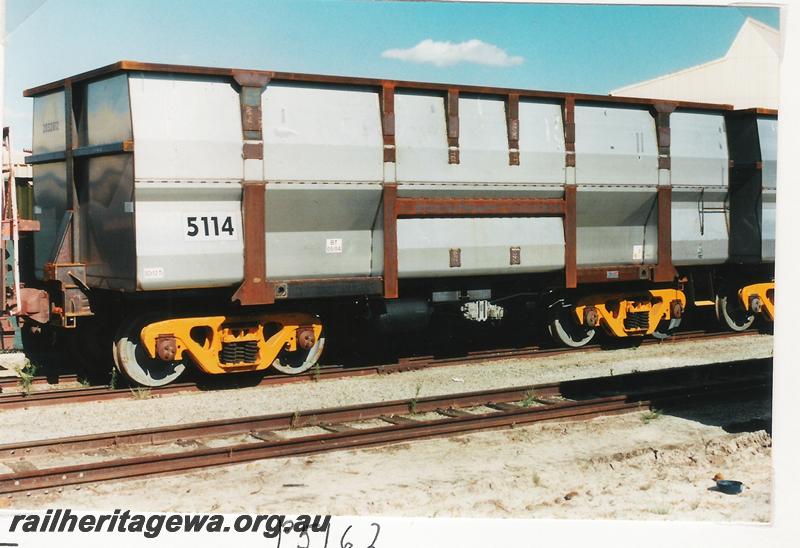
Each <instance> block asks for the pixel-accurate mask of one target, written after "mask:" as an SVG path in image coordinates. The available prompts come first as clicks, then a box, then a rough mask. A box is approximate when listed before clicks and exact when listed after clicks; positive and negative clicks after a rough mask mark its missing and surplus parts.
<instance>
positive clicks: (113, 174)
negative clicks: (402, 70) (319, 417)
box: [19, 61, 777, 386]
mask: <svg viewBox="0 0 800 548" xmlns="http://www.w3.org/2000/svg"><path fill="white" fill-rule="evenodd" d="M25 94H26V95H27V96H29V97H33V102H34V133H33V155H32V156H30V157H29V159H28V163H30V164H32V165H33V180H34V193H35V211H34V213H35V218H36V220H38V221H39V226H40V230H39V231H38V232H36V233H35V234H34V238H33V239H34V245H33V248H34V249H33V253H32V255H31V263H32V264H30V265H29V268H27V269H23V271H25V270H27V271H29V272H30V275H29V276H28V278H29V279H25V280H23V281H24V288H23V289H22V290H21V292H20V299H19V302H20V310H19V313H20V314H21V315H22V316H23V317H26V319H27V322H26V323H27V324H28V327H29V328H30V327H31V326H33V327H39V328H41V327H42V326H45V325H46V326H50V328H56V329H58V328H61V329H65V330H70V332H71V333H72V335H73V338H74V340H76V341H77V346H78V347H80V348H82V349H83V350H84V351H85V352H87V353H88V354H92V353H93V352H100V351H105V350H107V346H112V347H113V357H114V360H115V362H116V365H117V367H118V368H119V369H120V370H121V371H122V372H123V373H125V374H126V375H127V376H129V377H130V378H131V379H133V380H135V381H137V382H139V383H141V384H144V385H151V386H154V385H161V384H165V383H168V382H170V381H172V380H174V379H175V378H176V377H177V376H178V375H180V374H181V372H182V371H183V370H184V369H185V368H186V367H187V366H190V365H193V366H196V367H199V368H200V369H201V370H203V371H205V372H208V373H226V372H234V371H245V370H259V369H265V368H268V367H273V368H276V369H278V370H280V371H282V372H284V373H290V374H291V373H299V372H302V371H305V370H306V369H308V368H309V367H311V366H312V365H313V364H314V363H315V362H316V360H317V358H318V357H319V355H320V353H321V351H322V348H323V345H324V339H325V335H324V333H325V328H326V326H325V325H324V324H323V318H325V317H326V315H325V313H324V312H325V311H326V310H332V309H338V310H351V311H353V313H358V314H361V315H362V316H364V317H367V318H370V319H371V320H372V321H374V322H375V323H376V324H378V325H380V326H382V327H383V328H385V329H392V328H408V327H415V326H416V327H419V328H424V327H425V325H427V322H428V320H429V318H430V316H431V315H432V314H433V313H434V312H438V311H440V310H447V311H449V312H450V313H452V312H454V311H455V312H457V313H458V314H461V315H463V317H464V318H466V319H468V320H473V321H478V322H481V321H486V322H494V321H500V320H501V319H502V318H503V317H504V315H505V313H506V310H509V309H514V308H515V307H520V306H526V307H528V308H530V307H531V306H533V307H535V309H536V310H537V311H538V318H540V320H541V321H542V322H547V325H548V329H549V331H550V333H551V334H552V336H553V337H554V338H555V339H556V340H558V341H560V342H561V343H563V344H565V345H569V346H581V345H584V344H586V343H588V342H589V341H590V340H591V339H592V338H593V336H594V335H595V333H596V332H597V331H598V330H600V329H602V330H604V331H605V332H606V333H608V334H610V335H611V336H614V337H631V336H644V335H656V336H666V335H668V334H669V332H670V331H671V330H672V329H674V328H675V327H676V326H677V324H678V323H679V322H680V319H681V317H682V316H683V315H684V312H685V311H687V310H691V309H692V308H693V307H695V306H701V305H704V304H708V305H713V306H715V307H716V310H717V317H718V318H719V319H720V321H722V322H723V324H725V325H726V326H727V327H729V328H731V329H734V330H742V329H745V328H747V327H749V326H750V324H752V323H753V321H754V319H755V317H756V316H758V315H762V316H765V317H766V319H767V320H771V319H772V317H773V314H774V288H773V276H774V274H773V272H774V268H773V263H774V217H775V193H776V168H775V158H776V129H777V112H775V111H770V110H765V109H750V110H733V109H732V108H731V107H730V106H726V105H712V104H700V103H687V102H679V101H666V100H649V99H632V98H620V97H609V96H594V95H581V94H571V93H552V92H539V91H525V90H510V89H499V88H484V87H469V86H451V85H440V84H426V83H414V82H399V81H388V80H370V79H361V78H343V77H328V76H314V75H301V74H287V73H277V72H268V71H255V70H238V69H221V68H202V67H193V66H172V65H155V64H145V63H138V62H130V61H122V62H118V63H115V64H113V65H109V66H106V67H103V68H100V69H97V70H94V71H91V72H87V73H84V74H80V75H77V76H74V77H71V78H67V79H64V80H60V81H57V82H53V83H50V84H46V85H43V86H40V87H37V88H33V89H30V90H27V91H26V92H25ZM102 332H109V333H111V335H109V338H110V339H113V341H109V342H108V343H103V342H102V341H103V338H102V337H101V336H100V335H99V334H100V333H102ZM106 345H107V346H106Z"/></svg>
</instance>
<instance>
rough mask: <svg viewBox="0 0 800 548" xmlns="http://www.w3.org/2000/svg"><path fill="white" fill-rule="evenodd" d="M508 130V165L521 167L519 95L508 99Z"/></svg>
mask: <svg viewBox="0 0 800 548" xmlns="http://www.w3.org/2000/svg"><path fill="white" fill-rule="evenodd" d="M506 128H507V130H508V165H511V166H518V165H519V94H518V93H511V94H509V96H508V99H506Z"/></svg>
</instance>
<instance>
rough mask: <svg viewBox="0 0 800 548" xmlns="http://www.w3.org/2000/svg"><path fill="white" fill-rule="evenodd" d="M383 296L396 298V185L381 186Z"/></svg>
mask: <svg viewBox="0 0 800 548" xmlns="http://www.w3.org/2000/svg"><path fill="white" fill-rule="evenodd" d="M383 296H384V297H385V298H387V299H396V298H397V296H398V282H397V185H384V187H383Z"/></svg>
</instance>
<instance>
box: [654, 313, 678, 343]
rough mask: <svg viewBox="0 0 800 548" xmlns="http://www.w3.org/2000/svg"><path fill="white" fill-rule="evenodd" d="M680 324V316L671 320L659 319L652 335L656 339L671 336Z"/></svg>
mask: <svg viewBox="0 0 800 548" xmlns="http://www.w3.org/2000/svg"><path fill="white" fill-rule="evenodd" d="M679 325H681V318H673V319H671V320H661V321H660V322H658V325H657V326H656V329H655V331H653V337H655V338H656V339H666V338H668V337H671V336H672V333H673V332H674V331H675V330H676V329H677V328H678V326H679Z"/></svg>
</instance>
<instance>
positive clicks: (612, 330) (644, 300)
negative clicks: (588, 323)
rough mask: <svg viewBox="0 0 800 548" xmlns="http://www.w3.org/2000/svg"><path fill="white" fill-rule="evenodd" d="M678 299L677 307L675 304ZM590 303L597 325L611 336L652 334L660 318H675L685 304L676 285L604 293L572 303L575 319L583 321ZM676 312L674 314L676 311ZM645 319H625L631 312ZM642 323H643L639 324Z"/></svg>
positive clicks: (684, 299)
mask: <svg viewBox="0 0 800 548" xmlns="http://www.w3.org/2000/svg"><path fill="white" fill-rule="evenodd" d="M678 303H680V308H679V310H676V304H678ZM588 307H593V308H594V309H595V310H596V311H597V315H598V316H599V325H602V326H603V328H604V329H605V330H606V332H608V334H609V335H612V336H614V337H631V336H641V335H652V334H653V332H654V331H655V330H656V328H657V327H658V325H659V323H660V322H661V321H663V320H672V319H678V318H679V317H680V311H682V310H683V309H684V308H685V307H686V295H684V293H683V291H681V290H679V289H650V290H645V291H642V292H640V293H637V294H635V295H631V294H606V295H591V296H588V297H584V298H582V299H580V300H579V301H578V302H577V305H576V306H575V314H576V316H577V317H576V321H577V322H578V323H580V324H581V325H585V318H586V311H587V308H588ZM676 312H677V314H676ZM644 314H646V315H647V316H646V317H647V322H646V323H644V322H636V323H635V325H631V323H633V322H629V325H628V326H627V327H626V325H625V320H626V319H628V318H633V317H634V315H637V316H638V317H640V318H641V317H643V315H644ZM643 324H644V325H643Z"/></svg>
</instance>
